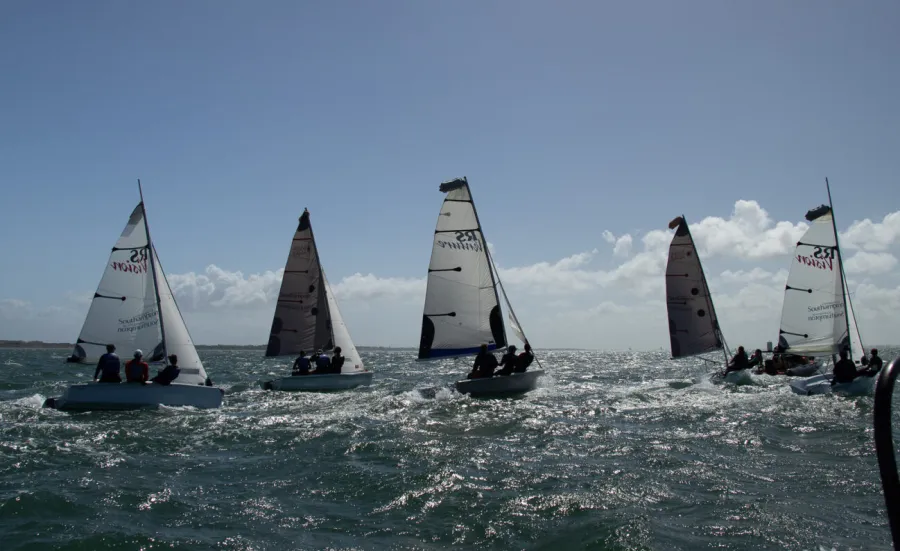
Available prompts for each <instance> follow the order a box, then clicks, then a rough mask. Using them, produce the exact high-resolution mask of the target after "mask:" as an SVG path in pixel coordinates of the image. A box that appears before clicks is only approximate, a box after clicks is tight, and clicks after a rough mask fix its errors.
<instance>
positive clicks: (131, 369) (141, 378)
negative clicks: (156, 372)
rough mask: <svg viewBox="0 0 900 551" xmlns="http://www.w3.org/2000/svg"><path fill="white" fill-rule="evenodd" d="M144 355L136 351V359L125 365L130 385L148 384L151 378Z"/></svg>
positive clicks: (126, 378)
mask: <svg viewBox="0 0 900 551" xmlns="http://www.w3.org/2000/svg"><path fill="white" fill-rule="evenodd" d="M143 358H144V353H143V352H142V351H141V350H140V349H138V350H135V351H134V358H133V359H131V360H129V361H128V363H126V364H125V380H126V381H128V382H129V383H146V382H147V379H149V378H150V366H149V365H147V362H145V361H144V360H143Z"/></svg>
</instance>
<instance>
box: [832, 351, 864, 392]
mask: <svg viewBox="0 0 900 551" xmlns="http://www.w3.org/2000/svg"><path fill="white" fill-rule="evenodd" d="M840 356H841V359H840V360H838V361H837V362H835V364H834V369H833V371H832V372H833V374H834V377H832V379H831V384H832V385H836V384H841V383H852V382H853V379H855V378H856V377H857V376H858V375H859V373H857V372H856V364H854V363H853V360H850V359H848V358H847V349H846V348H844V349H842V350H841V352H840Z"/></svg>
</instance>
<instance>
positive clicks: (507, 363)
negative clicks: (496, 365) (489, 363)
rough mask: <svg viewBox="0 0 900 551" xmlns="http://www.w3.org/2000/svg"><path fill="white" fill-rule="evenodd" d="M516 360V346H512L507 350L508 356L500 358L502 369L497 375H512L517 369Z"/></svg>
mask: <svg viewBox="0 0 900 551" xmlns="http://www.w3.org/2000/svg"><path fill="white" fill-rule="evenodd" d="M516 360H517V358H516V346H515V345H510V346H509V348H507V349H506V354H504V355H503V357H502V358H500V368H501V369H500V371H498V372H497V375H511V374H512V372H513V370H515V368H516Z"/></svg>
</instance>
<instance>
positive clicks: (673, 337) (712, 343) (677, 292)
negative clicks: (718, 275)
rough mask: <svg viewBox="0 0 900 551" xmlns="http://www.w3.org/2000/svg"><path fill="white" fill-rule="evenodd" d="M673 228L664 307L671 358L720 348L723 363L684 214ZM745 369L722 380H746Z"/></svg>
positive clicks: (717, 331) (724, 351)
mask: <svg viewBox="0 0 900 551" xmlns="http://www.w3.org/2000/svg"><path fill="white" fill-rule="evenodd" d="M669 229H674V230H675V235H674V236H673V237H672V242H671V244H670V245H669V259H668V261H667V263H666V308H667V310H668V314H669V341H670V344H671V350H672V357H673V358H685V357H688V356H697V355H700V354H707V353H711V352H718V351H721V352H722V355H723V357H724V363H723V370H724V366H725V365H727V363H728V357H729V356H730V355H731V354H730V352H729V350H728V345H727V344H726V343H725V337H724V336H723V335H722V331H721V329H720V328H719V319H718V316H716V309H715V307H714V306H713V300H712V296H711V295H710V292H709V285H707V283H706V275H705V274H704V273H703V266H702V265H701V263H700V257H699V255H698V254H697V247H696V246H695V245H694V239H693V237H692V236H691V231H690V229H689V228H688V223H687V220H685V218H684V216H679V217H677V218H675V219H674V220H672V221H671V222H670V223H669ZM749 377H750V372H749V370H748V369H745V370H742V371H737V372H731V373H728V374H727V376H726V377H725V380H726V381H728V382H733V383H738V384H740V383H747V382H750V381H749Z"/></svg>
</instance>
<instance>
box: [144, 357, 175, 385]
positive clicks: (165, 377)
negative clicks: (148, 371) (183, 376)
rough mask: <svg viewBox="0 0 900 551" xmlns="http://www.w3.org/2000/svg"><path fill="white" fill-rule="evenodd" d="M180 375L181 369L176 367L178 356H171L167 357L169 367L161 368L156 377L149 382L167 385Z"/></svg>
mask: <svg viewBox="0 0 900 551" xmlns="http://www.w3.org/2000/svg"><path fill="white" fill-rule="evenodd" d="M180 373H181V368H180V367H178V356H176V355H175V354H172V355H171V356H169V365H167V366H166V367H165V368H163V370H162V371H160V372H159V374H158V375H157V376H156V377H153V378H152V379H150V380H151V381H153V382H154V383H157V384H161V385H169V384H172V381H174V380H175V379H177V378H178V375H179V374H180Z"/></svg>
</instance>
